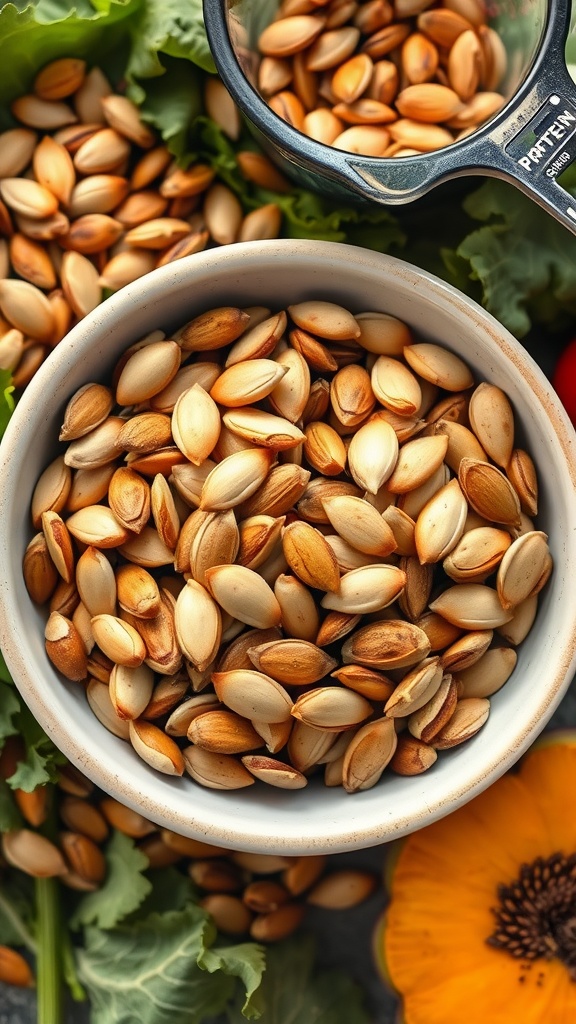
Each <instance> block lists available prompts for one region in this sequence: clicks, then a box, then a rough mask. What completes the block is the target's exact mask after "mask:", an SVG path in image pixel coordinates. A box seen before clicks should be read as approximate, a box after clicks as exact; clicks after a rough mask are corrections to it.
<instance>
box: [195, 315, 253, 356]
mask: <svg viewBox="0 0 576 1024" xmlns="http://www.w3.org/2000/svg"><path fill="white" fill-rule="evenodd" d="M249 321H250V316H249V314H248V313H245V312H244V311H243V310H242V309H238V308H237V307H235V306H221V307H218V308H217V309H210V310H208V311H207V312H205V313H201V314H200V315H199V316H197V317H195V318H194V319H193V320H191V321H190V322H189V323H188V324H186V326H185V327H184V329H183V330H182V332H181V334H180V344H181V346H182V348H183V349H184V351H186V352H192V351H193V352H199V351H203V350H206V349H209V350H212V349H217V348H223V347H224V346H225V345H229V344H230V343H231V342H233V341H236V339H237V338H238V337H239V336H240V335H241V334H243V333H244V330H245V329H246V327H247V326H248V324H249ZM244 358H246V356H244V355H243V356H242V359H244ZM227 365H229V364H227Z"/></svg>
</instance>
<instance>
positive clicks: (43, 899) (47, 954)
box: [36, 878, 63, 1024]
mask: <svg viewBox="0 0 576 1024" xmlns="http://www.w3.org/2000/svg"><path fill="white" fill-rule="evenodd" d="M59 897H60V889H59V884H58V880H57V879H56V878H37V879H36V912H37V915H38V955H37V961H36V984H37V991H38V1010H37V1022H38V1024H62V1020H63V1015H62V949H61V928H60V909H59Z"/></svg>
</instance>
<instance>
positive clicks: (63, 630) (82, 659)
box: [44, 611, 88, 682]
mask: <svg viewBox="0 0 576 1024" xmlns="http://www.w3.org/2000/svg"><path fill="white" fill-rule="evenodd" d="M44 642H45V647H46V654H47V655H48V657H49V659H50V661H51V662H52V664H53V665H54V667H55V668H56V669H57V670H58V671H59V672H61V673H62V675H63V676H65V677H66V678H67V679H71V680H73V681H74V682H81V681H82V680H83V679H85V678H86V676H87V675H88V659H87V656H86V649H85V647H84V644H83V642H82V637H81V636H80V633H79V632H78V630H77V629H76V626H75V625H74V623H73V622H71V621H70V619H68V618H66V616H64V615H61V614H60V612H57V611H52V612H51V613H50V616H49V618H48V621H47V622H46V626H45V629H44Z"/></svg>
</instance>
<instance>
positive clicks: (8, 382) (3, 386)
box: [0, 370, 14, 437]
mask: <svg viewBox="0 0 576 1024" xmlns="http://www.w3.org/2000/svg"><path fill="white" fill-rule="evenodd" d="M13 391H14V385H13V384H12V376H11V374H10V371H9V370H0V437H2V435H3V433H4V431H5V430H6V427H7V426H8V420H9V419H10V417H11V415H12V413H13V412H14V398H13V397H12V392H13Z"/></svg>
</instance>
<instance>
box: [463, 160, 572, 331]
mask: <svg viewBox="0 0 576 1024" xmlns="http://www.w3.org/2000/svg"><path fill="white" fill-rule="evenodd" d="M463 205H464V209H465V211H466V212H467V213H468V215H469V216H470V217H472V218H473V219H474V220H476V221H480V222H482V225H483V226H482V227H480V228H478V229H477V230H475V231H473V232H472V233H471V234H469V235H467V237H466V238H465V239H464V240H463V241H462V242H461V243H460V244H459V245H458V247H457V249H456V251H455V253H454V252H452V253H448V254H447V259H448V260H449V261H453V260H454V259H457V260H458V261H465V262H466V265H467V267H468V277H469V279H470V280H471V281H478V282H479V283H480V285H481V288H482V301H483V304H484V306H485V307H486V309H488V310H489V311H490V312H491V313H493V314H494V316H495V317H497V319H498V320H500V321H501V322H502V323H503V324H504V325H505V326H506V327H508V329H509V330H510V331H512V333H513V334H515V335H516V336H517V337H519V338H521V337H523V336H524V335H525V334H527V332H528V330H529V329H530V326H531V321H532V318H533V317H534V316H536V317H537V318H538V319H539V320H542V319H543V318H546V319H547V320H548V322H550V323H552V324H553V323H554V320H555V319H556V318H557V317H558V316H559V314H561V313H567V314H570V315H572V316H573V315H574V314H576V238H575V237H574V235H573V234H572V233H571V232H570V231H567V230H566V228H564V227H562V226H561V225H560V224H558V223H557V222H556V221H555V220H554V219H553V218H552V217H551V216H550V215H549V214H548V213H546V212H545V211H544V210H542V209H541V208H540V207H539V206H537V205H536V203H534V202H533V201H532V200H530V199H528V198H527V197H526V196H525V195H523V193H521V192H520V191H519V190H518V189H516V188H514V187H513V186H511V185H508V184H506V183H505V182H501V181H492V180H490V181H487V182H485V184H483V185H482V186H481V188H479V189H478V190H477V191H475V192H473V193H472V194H471V195H469V196H467V198H466V199H465V200H464V204H463ZM543 296H545V297H546V300H547V301H546V304H545V305H544V306H543V305H542V304H541V302H540V299H541V297H543Z"/></svg>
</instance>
